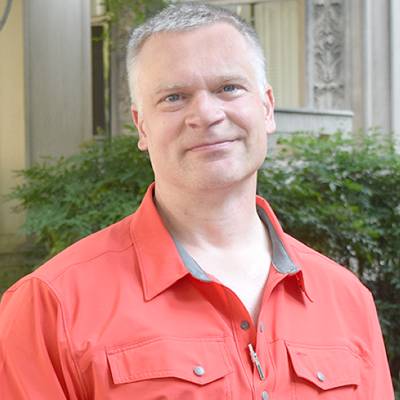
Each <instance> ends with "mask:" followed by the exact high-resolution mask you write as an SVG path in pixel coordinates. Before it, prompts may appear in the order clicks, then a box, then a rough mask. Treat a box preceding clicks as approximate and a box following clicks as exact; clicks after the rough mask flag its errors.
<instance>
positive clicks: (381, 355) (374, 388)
mask: <svg viewBox="0 0 400 400" xmlns="http://www.w3.org/2000/svg"><path fill="white" fill-rule="evenodd" d="M367 296H368V297H367V300H366V301H367V304H366V311H367V312H368V318H369V321H368V324H369V325H368V328H369V329H368V331H369V358H370V361H371V370H370V376H369V377H368V380H369V381H370V384H371V391H370V393H371V394H370V397H368V398H369V399H371V400H383V399H385V400H394V393H393V385H392V380H391V376H390V370H389V365H388V361H387V357H386V351H385V344H384V342H383V337H382V332H381V328H380V325H379V320H378V315H377V312H376V308H375V303H374V300H373V297H372V295H371V293H370V292H368V295H367Z"/></svg>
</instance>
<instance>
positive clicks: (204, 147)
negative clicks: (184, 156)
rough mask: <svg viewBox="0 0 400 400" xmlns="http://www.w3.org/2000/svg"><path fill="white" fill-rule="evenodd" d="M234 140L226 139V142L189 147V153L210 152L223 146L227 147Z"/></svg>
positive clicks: (219, 141) (220, 141)
mask: <svg viewBox="0 0 400 400" xmlns="http://www.w3.org/2000/svg"><path fill="white" fill-rule="evenodd" d="M235 141H236V139H226V140H218V141H215V142H205V143H199V144H196V145H194V146H190V147H189V149H188V150H189V151H202V150H211V149H218V148H223V147H224V146H229V145H230V144H231V143H233V142H235Z"/></svg>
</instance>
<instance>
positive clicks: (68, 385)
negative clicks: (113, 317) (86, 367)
mask: <svg viewBox="0 0 400 400" xmlns="http://www.w3.org/2000/svg"><path fill="white" fill-rule="evenodd" d="M0 398H1V399H13V400H25V399H26V400H28V399H54V400H63V399H69V400H75V399H83V398H86V396H85V395H84V392H83V385H82V381H81V378H80V375H79V371H78V369H77V366H76V364H75V362H74V360H73V357H72V356H71V351H70V342H69V337H68V335H67V333H66V329H65V320H64V316H63V313H62V309H61V306H60V304H59V302H58V300H57V298H56V296H55V295H54V293H53V292H52V290H51V289H50V288H49V287H48V286H47V285H46V284H45V283H43V282H42V281H40V280H38V279H35V278H33V279H32V278H30V279H24V280H22V281H20V282H18V283H17V284H16V285H15V286H14V287H12V288H11V289H9V291H7V292H6V293H5V294H4V296H3V299H2V302H1V304H0Z"/></svg>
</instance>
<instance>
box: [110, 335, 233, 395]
mask: <svg viewBox="0 0 400 400" xmlns="http://www.w3.org/2000/svg"><path fill="white" fill-rule="evenodd" d="M106 353H107V359H108V364H109V367H110V371H111V377H112V382H113V384H114V385H113V389H112V391H113V392H114V395H115V396H114V397H113V396H112V397H111V398H112V399H114V398H115V399H119V398H121V399H122V398H128V397H126V396H130V398H135V399H136V398H137V399H141V400H147V399H151V400H162V399H188V400H189V399H193V400H195V399H214V398H215V399H230V398H231V397H230V389H229V379H228V378H229V377H227V375H229V374H230V373H231V372H232V367H231V365H230V363H229V359H228V356H227V350H226V347H225V342H224V339H223V338H199V339H197V338H195V339H192V338H191V339H186V338H174V337H162V338H155V339H149V340H146V341H142V342H140V343H136V344H132V345H128V346H123V347H114V348H109V349H107V351H106ZM117 392H118V394H117Z"/></svg>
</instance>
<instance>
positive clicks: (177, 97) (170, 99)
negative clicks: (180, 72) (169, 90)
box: [164, 93, 182, 103]
mask: <svg viewBox="0 0 400 400" xmlns="http://www.w3.org/2000/svg"><path fill="white" fill-rule="evenodd" d="M179 100H182V96H181V95H180V94H177V93H173V94H169V95H168V96H166V97H165V98H164V101H166V102H167V103H175V102H176V101H179Z"/></svg>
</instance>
